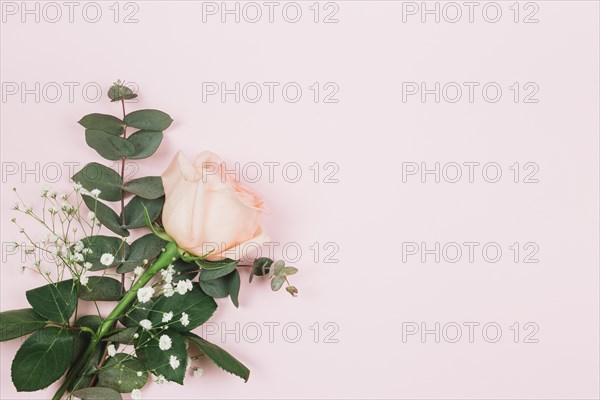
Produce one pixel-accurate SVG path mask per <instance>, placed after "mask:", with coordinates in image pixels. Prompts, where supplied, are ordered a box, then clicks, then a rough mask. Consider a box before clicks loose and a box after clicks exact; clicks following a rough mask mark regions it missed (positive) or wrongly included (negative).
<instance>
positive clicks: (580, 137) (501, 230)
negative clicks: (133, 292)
mask: <svg viewBox="0 0 600 400" xmlns="http://www.w3.org/2000/svg"><path fill="white" fill-rule="evenodd" d="M100 4H101V5H102V10H103V13H104V16H105V17H103V18H102V19H101V20H100V21H99V22H98V23H95V24H92V23H87V22H86V21H85V20H83V19H82V18H81V17H80V16H81V14H78V15H79V17H77V15H76V18H75V22H74V23H69V22H68V21H61V22H58V23H48V22H45V21H43V20H42V21H41V22H40V23H35V22H33V20H32V19H31V17H30V19H29V22H25V23H22V22H21V21H20V18H17V17H12V16H11V17H7V18H8V19H7V21H6V22H3V23H2V24H1V28H0V29H1V31H0V33H1V42H0V44H1V48H2V55H1V62H0V67H1V68H0V71H1V81H2V82H3V83H6V82H16V83H18V84H20V83H21V82H26V83H27V84H28V85H29V87H33V86H34V85H35V82H40V86H41V87H44V85H46V84H48V83H53V82H54V83H57V84H58V85H59V86H61V87H62V88H63V94H62V97H61V98H60V99H59V100H58V101H57V102H55V103H52V102H49V101H47V100H46V99H41V100H40V101H39V102H36V101H35V99H34V97H33V96H32V95H28V96H26V98H25V101H24V102H23V101H21V98H20V96H19V95H16V96H8V97H7V98H6V99H3V100H2V103H1V108H2V110H1V111H2V118H1V120H0V128H1V156H2V168H3V173H2V178H3V180H2V190H1V193H0V195H1V200H2V204H1V212H2V219H1V220H2V227H1V233H2V244H3V260H2V269H1V270H0V278H1V279H0V284H1V286H0V293H1V295H0V309H1V310H9V309H15V308H24V307H27V302H26V299H25V296H24V291H26V290H28V289H31V288H33V287H36V286H39V285H41V284H42V283H43V282H42V280H41V279H40V278H39V277H36V276H35V275H33V274H30V273H26V274H24V275H21V273H20V272H19V266H20V263H21V261H20V260H19V259H18V257H17V256H15V255H11V254H9V252H8V251H7V248H6V244H7V243H8V242H11V241H14V240H20V239H19V236H18V232H17V230H16V229H15V227H14V226H13V224H11V223H10V222H9V219H10V216H11V215H12V214H11V211H10V206H11V204H12V203H13V201H14V195H13V193H12V191H11V190H10V189H11V188H12V187H18V189H19V192H20V194H21V196H22V197H23V198H25V199H34V204H33V205H34V206H36V205H38V206H39V197H38V193H39V189H40V188H41V187H42V186H43V185H45V184H46V183H48V181H50V182H49V183H51V184H52V185H54V186H55V187H57V188H63V190H64V189H65V188H67V187H68V186H69V184H68V179H69V177H70V175H71V172H74V170H75V171H76V170H77V169H78V168H80V167H81V166H82V165H83V164H84V163H87V162H89V161H90V160H95V161H98V160H99V156H97V154H96V153H95V152H94V151H93V150H91V149H89V148H87V147H86V146H85V141H84V136H83V129H82V128H81V127H80V126H78V125H77V123H76V121H78V120H79V119H80V118H81V117H82V116H83V115H85V114H88V113H92V112H104V113H112V114H116V115H118V114H119V113H120V109H119V107H118V105H115V104H111V103H109V102H108V101H107V100H106V98H105V97H104V96H103V97H102V99H101V100H100V101H98V102H97V103H94V102H91V101H89V100H86V98H84V96H83V95H82V92H81V90H82V87H83V86H84V85H85V84H86V83H99V84H100V85H101V86H102V88H104V89H106V87H107V86H108V85H110V83H111V82H113V81H114V80H115V79H117V78H120V79H124V80H129V81H133V82H135V83H136V84H137V85H139V87H140V92H139V94H140V101H139V102H137V103H130V104H128V109H130V110H134V109H141V108H157V109H161V110H164V111H166V112H168V113H170V115H171V116H172V117H173V118H174V120H175V122H174V123H173V125H172V127H171V128H170V129H169V130H168V131H167V132H166V134H165V139H164V143H163V145H162V147H161V149H160V150H159V152H158V153H157V155H156V156H155V157H153V158H151V159H149V160H145V161H140V162H136V163H135V165H134V166H132V167H131V170H130V171H129V172H128V173H129V174H130V175H131V176H135V174H136V173H138V172H137V168H139V173H140V174H142V175H149V174H155V175H159V174H161V173H162V171H163V170H164V168H166V166H167V165H168V163H169V162H170V160H171V158H172V157H173V155H174V154H175V153H176V152H177V151H178V150H179V149H183V150H185V152H186V154H188V155H189V156H193V155H194V154H196V153H199V152H201V151H203V150H207V149H208V150H212V151H214V152H215V153H217V154H219V155H220V156H221V157H223V158H224V159H225V160H226V161H227V162H230V163H235V162H239V163H240V168H241V169H242V170H243V167H245V166H246V167H247V166H249V165H254V164H252V163H257V164H258V165H260V166H261V171H262V177H261V179H258V180H257V181H256V182H254V183H250V184H249V185H250V186H251V187H252V188H253V189H254V190H256V191H257V192H259V193H261V194H262V196H263V198H264V200H265V203H266V206H267V208H268V209H269V210H270V214H268V215H267V216H266V218H265V226H266V230H267V231H268V233H269V235H270V237H271V238H272V240H273V241H275V242H278V244H277V245H274V247H275V249H276V254H275V255H276V256H278V257H280V256H284V257H288V258H290V257H291V258H293V257H295V254H294V249H298V248H300V249H301V251H302V254H301V257H300V258H299V260H298V261H296V262H293V263H292V264H293V265H296V266H298V267H300V269H301V273H300V274H298V275H296V276H294V284H295V285H296V286H298V288H299V289H300V297H299V298H297V299H292V298H291V297H290V296H289V295H287V294H286V293H272V292H271V290H270V289H269V288H268V285H267V283H266V282H264V281H262V282H261V281H255V282H253V283H252V284H251V285H249V284H247V283H244V284H243V286H242V291H241V295H240V303H241V306H240V308H239V309H235V308H234V307H233V306H232V305H231V304H230V302H229V301H228V300H224V301H220V302H219V303H220V307H219V309H218V311H217V313H216V316H215V318H214V322H213V323H212V324H210V325H209V327H210V328H209V331H208V332H207V331H204V332H202V333H203V334H205V336H206V337H207V339H209V340H212V341H214V342H216V343H218V344H219V345H221V346H222V347H224V348H226V349H227V350H228V351H230V352H231V353H232V354H234V355H236V356H237V357H238V358H239V359H240V360H242V361H244V362H245V363H246V365H247V366H248V367H249V368H250V369H251V371H252V372H251V377H250V380H249V382H248V383H246V384H244V383H243V382H242V381H240V380H239V379H237V378H235V377H233V376H230V375H228V374H226V373H224V372H223V371H220V370H219V369H218V368H216V367H214V366H211V365H210V364H207V363H205V364H204V365H203V368H204V371H205V373H204V375H203V376H202V377H200V378H193V377H191V376H189V377H188V378H187V380H186V384H185V386H183V387H180V386H177V385H175V384H170V385H164V386H158V385H155V384H149V385H148V386H147V387H146V388H145V389H143V394H144V398H145V399H164V398H181V399H199V398H222V399H228V398H257V399H258V398H508V397H512V398H560V399H562V398H577V399H580V398H590V399H591V398H598V396H599V393H598V384H599V380H598V379H599V378H598V376H599V360H598V355H599V344H598V336H599V323H598V315H599V309H598V308H599V307H598V300H599V299H598V293H599V291H600V289H599V274H598V265H599V258H598V241H599V237H598V224H599V218H598V217H599V216H598V201H599V198H598V189H599V187H598V182H599V179H598V178H599V177H598V157H599V154H598V132H599V126H598V109H599V98H598V85H599V81H598V68H599V65H598V56H599V48H600V46H599V42H598V41H599V39H598V38H599V31H598V29H599V28H598V3H596V2H578V3H576V4H573V3H568V2H560V1H556V2H554V1H553V2H550V1H547V2H539V6H540V13H539V18H540V21H541V22H540V23H538V24H515V23H513V22H512V21H511V17H510V14H506V15H507V16H506V18H504V19H503V20H502V21H501V22H500V23H498V24H490V23H485V22H483V21H481V20H478V22H476V23H474V24H469V23H464V22H463V23H458V24H449V23H439V24H436V23H430V24H421V23H418V22H414V21H418V19H411V20H410V21H411V22H410V23H406V24H404V23H402V22H401V13H402V4H401V2H383V1H382V2H362V1H356V2H350V1H346V2H338V3H337V4H338V6H339V12H338V14H337V17H338V19H339V20H340V22H339V23H337V24H322V23H314V22H313V21H312V14H311V11H310V10H309V8H308V7H310V5H311V4H312V2H310V3H305V2H301V3H300V4H301V6H302V9H303V11H304V13H305V14H304V17H303V19H302V20H301V21H300V22H299V23H297V24H293V23H287V22H285V21H283V20H281V18H278V19H277V20H276V21H275V22H274V23H272V24H271V23H268V22H264V21H263V22H260V23H256V24H251V23H247V22H244V21H242V22H240V23H225V24H223V23H220V22H219V19H218V18H212V17H211V19H209V21H208V22H206V23H203V22H202V14H201V13H202V3H201V2H169V3H167V2H161V1H156V2H154V1H152V2H150V1H147V2H136V3H135V4H137V6H138V7H139V10H138V12H137V13H136V18H137V19H138V20H139V22H138V23H130V24H125V23H115V22H114V21H113V19H112V17H113V14H112V11H111V10H110V9H109V8H108V7H110V5H111V4H112V2H111V3H104V2H101V3H100ZM503 4H504V3H503ZM503 7H505V8H504V10H505V12H508V11H507V7H508V4H505V5H503ZM126 11H130V10H123V9H121V14H120V17H119V18H120V19H121V20H122V19H123V18H124V15H126V14H127V12H126ZM404 81H410V82H412V81H414V82H421V81H428V82H436V81H439V82H454V81H456V82H468V81H479V82H483V83H485V82H490V81H497V82H500V83H501V84H502V85H503V87H504V88H505V90H506V92H505V94H504V96H505V98H509V99H510V98H511V97H510V96H512V92H510V91H509V90H508V89H507V88H508V86H510V85H511V84H512V83H513V82H521V83H525V82H531V81H534V82H537V84H538V85H539V87H540V88H541V90H540V92H539V95H538V97H539V98H540V102H539V103H537V104H522V103H517V104H515V103H514V102H513V101H512V100H509V101H505V100H503V101H501V102H498V103H495V104H490V103H486V102H482V101H476V102H474V103H468V102H464V101H463V102H460V103H457V104H450V103H446V102H441V103H439V104H438V103H435V102H428V103H425V104H424V103H421V102H419V101H411V102H407V103H403V102H402V96H401V89H402V82H404ZM65 82H75V83H78V84H79V86H77V87H76V89H75V91H74V97H73V101H70V99H69V97H68V89H67V86H65ZM202 82H217V83H220V82H227V83H228V84H229V87H230V88H231V87H232V86H233V83H234V82H241V83H242V85H243V84H244V83H245V82H258V83H263V82H281V83H282V85H283V84H285V83H286V82H298V84H299V85H301V87H302V88H303V89H304V93H303V97H302V100H301V101H299V102H297V103H289V102H286V101H283V100H281V98H280V97H279V100H276V101H275V102H273V103H270V102H268V101H265V100H264V99H263V100H262V101H260V102H258V103H249V102H246V101H241V102H240V103H236V102H234V101H232V100H231V99H232V96H229V97H228V98H227V101H226V102H225V103H222V102H220V101H219V100H218V97H211V98H210V100H209V101H207V102H203V101H202V100H203V99H202ZM314 82H319V84H320V85H321V86H322V85H324V84H325V83H327V82H335V83H337V85H338V86H339V88H340V90H339V93H338V94H337V95H336V96H337V98H338V99H339V103H333V104H329V103H323V102H322V101H320V102H318V103H315V102H314V101H313V91H311V90H310V89H309V87H310V86H311V85H313V83H314ZM51 86H52V85H51ZM51 86H49V89H48V90H50V89H51ZM90 88H91V89H90V93H91V94H89V96H92V97H93V96H94V94H93V85H91V86H90ZM5 94H6V92H5V91H4V88H3V95H5ZM321 95H323V93H321ZM49 96H53V94H50V95H49ZM265 96H266V94H265ZM47 97H48V96H46V98H47ZM215 99H217V100H215ZM421 161H423V162H431V163H434V162H436V161H438V162H441V163H449V162H457V163H462V162H466V161H476V162H480V163H482V164H484V163H486V162H497V163H500V164H501V165H502V166H503V167H504V172H505V173H507V174H508V173H510V171H509V170H508V167H509V166H510V165H512V164H513V163H514V162H520V163H526V162H535V163H537V164H538V165H539V166H540V171H539V173H538V175H537V176H538V178H539V179H540V182H539V183H537V184H531V185H527V184H514V183H512V182H511V179H512V178H510V177H511V175H505V176H506V179H503V180H502V181H500V182H499V183H497V184H489V183H486V182H483V181H481V180H478V181H477V182H475V183H473V184H469V183H467V182H465V181H464V180H463V181H461V182H460V183H457V184H449V183H440V184H435V183H430V184H422V183H420V182H418V180H416V179H413V180H410V181H409V182H408V183H403V182H402V178H401V168H402V162H417V163H420V162H421ZM271 162H278V163H280V164H279V166H278V167H277V168H276V169H275V174H274V175H273V179H272V182H271V181H270V179H269V178H268V168H267V167H265V163H271ZM291 163H297V165H299V166H300V170H301V172H302V177H301V179H300V180H299V181H298V182H296V183H291V182H290V181H291V180H293V179H290V175H287V176H285V177H284V176H283V175H282V171H283V168H284V167H285V166H286V165H288V164H290V165H291ZM315 163H319V164H318V166H317V167H315ZM327 163H333V164H329V165H330V167H325V165H326V164H327ZM292 166H293V165H292ZM336 166H337V167H336ZM311 167H312V169H311ZM15 168H16V172H15ZM35 168H38V171H39V173H38V174H36V173H27V171H31V170H34V169H35ZM315 169H316V170H318V171H319V172H320V174H319V176H318V177H317V178H316V177H315V172H314V171H315ZM338 169H339V170H338ZM55 171H58V176H56V173H55ZM246 171H247V172H248V174H250V169H247V170H246ZM332 171H334V172H335V175H333V177H334V178H335V179H338V180H339V182H337V183H335V182H331V183H326V182H324V181H325V180H326V177H327V176H329V175H328V174H329V173H331V172H332ZM288 172H289V173H290V174H291V173H292V172H293V170H291V169H290V170H288ZM249 176H254V174H252V175H249ZM292 177H293V175H292ZM55 178H56V179H55ZM315 180H317V181H318V182H316V183H315ZM52 181H56V183H54V182H52ZM36 201H37V202H38V203H35V202H36ZM20 219H23V218H20ZM469 241H477V242H481V243H486V242H498V243H502V245H503V248H504V249H505V250H507V248H508V246H510V245H511V244H512V243H513V242H519V243H526V242H535V243H537V244H539V247H540V251H539V254H538V258H539V259H540V262H539V263H537V264H523V263H514V262H513V261H512V259H511V257H512V255H511V253H507V254H506V256H505V257H504V258H503V259H502V260H501V261H500V262H498V263H495V264H492V263H485V262H482V261H481V259H479V260H478V261H477V262H475V263H469V262H467V261H464V259H463V260H462V261H461V262H459V263H455V264H451V263H432V262H430V263H426V264H423V263H420V262H418V260H417V259H416V258H412V259H411V261H410V262H406V263H403V262H402V257H401V243H402V242H417V243H421V242H427V243H434V242H441V243H447V242H458V243H463V242H469ZM289 243H293V244H292V245H288V246H287V247H285V248H284V245H285V244H289ZM314 243H317V246H316V247H315V246H314ZM328 244H329V245H328ZM325 246H329V247H325ZM316 248H319V249H320V250H319V252H318V254H315V249H316ZM283 250H287V251H288V252H289V253H285V252H284V254H282V251H283ZM328 256H331V257H329V258H328ZM315 258H316V259H315ZM332 260H338V262H328V261H332ZM246 278H247V276H243V277H242V279H243V282H247V279H246ZM406 322H416V323H418V324H420V323H421V322H426V323H427V324H428V327H429V328H431V327H433V326H434V324H435V322H440V323H441V325H442V326H443V325H446V324H448V323H452V322H456V323H458V324H463V323H464V322H478V323H480V324H481V325H484V324H486V323H489V322H495V323H497V324H499V325H500V326H501V327H502V329H503V337H502V339H501V340H499V341H498V342H497V343H488V342H486V341H485V340H483V339H482V338H481V336H477V338H476V340H475V341H474V343H470V342H469V341H468V340H467V339H466V338H464V337H463V338H462V340H460V341H459V342H458V343H450V342H449V341H447V340H444V339H443V340H440V343H436V342H435V341H433V340H431V336H432V335H430V336H429V337H427V339H428V340H427V341H426V343H421V341H419V340H418V338H415V337H411V338H409V340H407V342H406V343H404V342H403V341H402V326H403V325H402V324H403V323H406ZM515 322H518V323H520V324H521V328H520V329H521V331H520V332H521V334H524V331H523V330H522V326H523V324H525V323H527V322H534V323H536V324H537V326H539V332H538V333H537V334H536V338H538V339H539V343H523V340H522V337H521V338H520V340H519V343H514V340H513V332H512V331H511V330H510V326H513V324H514V323H515ZM236 324H239V325H236ZM276 324H279V325H276ZM286 324H287V325H286ZM327 324H329V325H327ZM270 326H271V327H273V328H272V329H273V333H272V335H270V329H269V327H270ZM257 327H258V328H257ZM284 327H285V329H284ZM298 327H299V328H300V329H301V337H300V338H298V340H297V341H296V342H294V341H295V339H296V338H295V336H296V335H295V331H296V330H297V328H298ZM215 329H216V330H218V333H211V332H213V331H214V330H215ZM257 329H259V332H260V334H261V336H260V337H258V338H257V335H256V332H257ZM317 333H318V335H317ZM465 334H466V333H465ZM270 336H271V337H270ZM335 341H337V342H335ZM20 342H21V340H15V341H11V342H8V343H3V344H2V345H1V346H0V352H1V357H0V361H1V364H0V371H2V373H1V376H0V398H2V399H45V398H49V397H50V396H51V394H52V393H53V389H55V386H52V387H50V388H49V389H47V390H45V391H42V392H36V393H17V392H16V391H15V388H14V386H13V385H12V383H11V380H10V373H9V371H10V364H11V361H12V359H13V357H14V354H15V352H16V351H17V348H18V346H19V344H20Z"/></svg>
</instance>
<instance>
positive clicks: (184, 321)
mask: <svg viewBox="0 0 600 400" xmlns="http://www.w3.org/2000/svg"><path fill="white" fill-rule="evenodd" d="M180 322H181V325H183V326H188V325H189V324H190V316H189V315H187V313H182V314H181V319H180Z"/></svg>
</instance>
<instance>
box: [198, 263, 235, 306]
mask: <svg viewBox="0 0 600 400" xmlns="http://www.w3.org/2000/svg"><path fill="white" fill-rule="evenodd" d="M203 273H204V272H203ZM200 278H201V279H200V288H201V289H202V291H203V292H204V293H206V294H207V295H209V296H210V297H214V298H216V299H218V298H223V297H227V296H230V295H231V301H232V302H233V304H234V305H235V306H236V307H238V306H239V303H238V294H239V291H240V274H239V272H238V271H237V270H234V271H232V272H231V273H229V275H226V276H222V277H219V278H217V279H212V280H209V281H203V280H202V274H200Z"/></svg>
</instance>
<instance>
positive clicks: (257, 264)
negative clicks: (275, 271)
mask: <svg viewBox="0 0 600 400" xmlns="http://www.w3.org/2000/svg"><path fill="white" fill-rule="evenodd" d="M272 264H273V260H271V259H270V258H267V257H260V258H257V259H256V260H254V262H253V263H252V271H250V283H252V278H254V275H256V276H263V275H266V274H268V273H269V271H270V270H271V265H272Z"/></svg>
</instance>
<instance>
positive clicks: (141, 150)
mask: <svg viewBox="0 0 600 400" xmlns="http://www.w3.org/2000/svg"><path fill="white" fill-rule="evenodd" d="M162 139H163V133H162V132H156V131H146V130H141V131H137V132H135V133H134V134H133V135H131V136H129V137H128V138H127V141H129V142H130V143H131V144H133V146H134V150H133V152H132V153H131V154H129V158H130V159H132V160H140V159H143V158H147V157H150V156H151V155H152V154H154V153H155V152H156V150H158V147H159V146H160V143H161V142H162Z"/></svg>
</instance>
